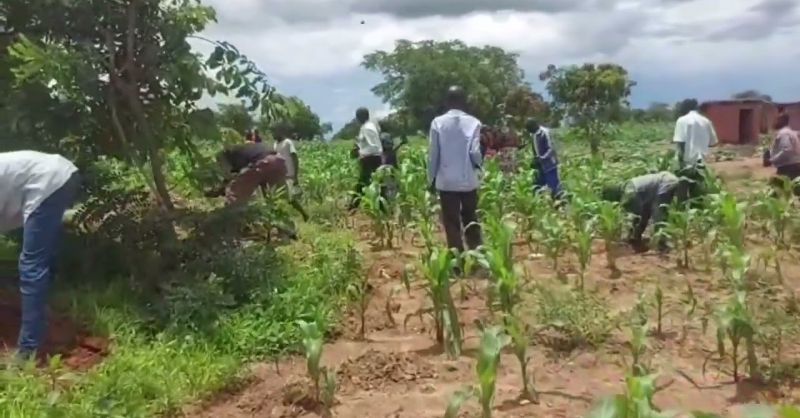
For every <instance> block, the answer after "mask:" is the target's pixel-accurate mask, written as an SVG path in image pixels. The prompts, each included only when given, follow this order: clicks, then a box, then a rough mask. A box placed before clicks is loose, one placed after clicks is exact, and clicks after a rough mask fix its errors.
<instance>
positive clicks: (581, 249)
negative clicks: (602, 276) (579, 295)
mask: <svg viewBox="0 0 800 418" xmlns="http://www.w3.org/2000/svg"><path fill="white" fill-rule="evenodd" d="M576 223H577V224H576V225H575V229H574V231H573V239H572V242H573V245H574V247H575V253H576V254H577V255H578V265H579V268H580V270H579V272H578V280H579V282H578V289H580V291H583V290H584V285H585V282H586V270H587V268H588V267H589V262H590V261H591V260H592V243H593V242H594V237H595V236H594V234H595V223H596V221H595V218H589V219H579V220H576Z"/></svg>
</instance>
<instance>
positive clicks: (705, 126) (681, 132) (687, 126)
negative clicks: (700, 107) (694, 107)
mask: <svg viewBox="0 0 800 418" xmlns="http://www.w3.org/2000/svg"><path fill="white" fill-rule="evenodd" d="M672 142H674V143H684V144H686V145H685V147H686V148H685V150H684V154H683V157H684V158H683V162H684V163H686V164H697V163H698V162H701V161H704V160H705V157H706V153H707V152H708V147H709V146H711V145H716V144H717V133H716V132H715V131H714V125H713V124H712V123H711V121H710V120H708V118H707V117H705V116H703V115H701V114H700V113H698V112H696V111H691V112H689V113H687V114H685V115H683V116H681V117H679V118H678V121H677V122H675V134H674V136H673V138H672Z"/></svg>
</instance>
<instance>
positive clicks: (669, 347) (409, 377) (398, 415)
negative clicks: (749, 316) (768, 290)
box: [184, 158, 800, 418]
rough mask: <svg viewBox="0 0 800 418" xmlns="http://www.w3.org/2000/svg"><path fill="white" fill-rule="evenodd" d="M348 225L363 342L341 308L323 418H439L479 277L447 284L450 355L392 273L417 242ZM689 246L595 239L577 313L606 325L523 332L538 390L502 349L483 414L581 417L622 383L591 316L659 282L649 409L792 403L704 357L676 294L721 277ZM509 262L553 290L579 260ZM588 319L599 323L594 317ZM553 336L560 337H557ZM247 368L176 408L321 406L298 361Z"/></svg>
mask: <svg viewBox="0 0 800 418" xmlns="http://www.w3.org/2000/svg"><path fill="white" fill-rule="evenodd" d="M714 166H715V168H716V169H717V170H718V171H719V172H720V173H721V174H722V176H723V177H724V178H726V180H728V181H741V180H742V179H750V178H757V179H765V178H767V177H768V176H769V175H771V172H772V170H771V169H768V168H767V169H765V168H764V167H761V163H760V160H758V159H755V158H750V159H746V160H739V161H723V162H719V163H715V164H714ZM359 223H360V222H359ZM356 226H357V231H359V232H360V233H361V234H362V238H363V241H362V243H361V244H360V245H361V248H360V249H361V250H362V251H363V252H364V254H366V257H368V260H367V261H368V262H367V263H366V264H365V266H366V268H365V274H367V275H368V277H369V280H370V284H371V291H372V295H371V301H370V305H369V309H368V311H367V314H366V321H365V324H366V326H365V331H366V332H365V336H364V338H361V336H360V332H359V330H360V324H361V321H360V318H359V315H357V314H356V315H352V313H351V316H350V317H348V320H347V322H346V324H345V325H344V327H345V328H347V330H346V331H345V332H343V333H342V334H341V337H340V338H339V339H338V340H336V341H333V342H331V343H329V344H326V345H325V347H324V352H323V363H324V364H325V366H326V367H332V368H335V369H336V370H337V376H338V391H337V395H336V401H337V403H336V406H335V407H334V408H333V416H335V417H339V418H419V417H422V418H428V417H430V418H433V417H441V416H443V414H444V411H445V408H446V407H447V403H448V400H449V398H450V397H451V395H452V394H453V392H455V391H457V390H459V389H462V388H464V387H466V386H469V385H471V384H474V383H475V382H476V377H475V364H476V361H475V360H474V358H473V357H474V353H475V349H476V348H477V343H478V341H477V338H476V332H475V327H474V326H473V321H474V320H476V319H481V318H488V313H487V310H486V308H485V303H486V302H485V299H484V296H483V295H484V291H483V290H484V288H485V285H486V282H485V281H484V280H481V279H478V278H469V279H465V280H464V281H463V282H462V283H463V286H458V285H456V286H454V288H453V290H452V292H453V295H454V297H456V298H457V299H458V303H459V305H460V314H461V317H460V320H461V323H462V324H463V325H464V327H465V335H466V338H465V341H464V353H463V355H462V356H461V357H460V358H459V359H458V360H450V359H448V357H447V356H446V355H445V354H444V353H443V352H442V350H441V349H440V348H439V347H438V346H437V344H436V343H435V340H434V337H433V335H432V330H431V325H432V324H431V321H430V319H429V318H424V317H423V320H422V321H420V319H419V317H418V316H417V315H416V313H417V312H418V311H419V310H420V309H421V308H423V307H425V306H427V305H426V298H427V296H426V295H425V291H424V288H423V286H422V284H421V283H420V282H419V281H418V280H417V281H414V282H413V283H412V288H411V291H410V292H407V291H406V289H405V288H403V286H402V285H401V281H400V279H399V278H400V275H401V274H402V271H403V268H404V266H405V265H406V264H411V263H413V262H414V260H415V259H416V257H417V255H418V254H419V252H420V250H421V249H420V248H418V247H417V246H415V245H413V244H411V243H410V241H409V240H406V241H405V242H402V243H400V245H399V246H398V247H397V248H394V249H392V250H379V251H378V250H374V249H371V248H372V247H371V246H370V245H369V243H368V241H369V238H370V236H369V232H368V228H363V227H362V226H363V225H358V224H357V225H356ZM754 253H755V254H757V253H758V251H755V252H754ZM691 255H692V256H691V263H690V268H679V267H678V263H677V259H678V254H675V253H672V254H669V255H667V256H660V255H655V254H651V253H638V252H636V251H632V250H630V249H625V250H624V251H622V254H621V256H620V258H619V260H618V268H619V271H617V272H613V271H611V270H610V269H609V268H608V267H607V265H606V259H605V253H604V250H603V247H602V245H600V244H599V243H598V244H597V246H596V248H595V251H594V256H593V258H592V260H591V263H590V265H589V267H588V269H587V272H586V276H585V283H586V288H587V289H590V291H591V292H592V294H594V295H597V297H599V298H603V299H604V300H605V301H606V305H603V306H604V308H602V309H600V310H598V311H592V310H591V309H588V310H586V311H585V312H584V313H582V314H581V316H579V319H581V318H582V319H583V320H584V321H583V324H584V326H585V327H589V328H592V327H596V328H597V329H602V328H603V327H604V326H605V327H607V329H606V330H605V331H607V334H608V335H606V336H605V337H603V338H602V341H601V342H600V343H597V344H592V343H591V342H585V341H584V343H574V341H573V343H572V344H564V343H563V342H564V341H563V340H565V339H568V338H566V336H565V335H559V332H549V333H545V334H543V335H537V336H536V337H534V338H533V339H532V341H533V345H532V346H531V347H530V348H529V350H528V353H529V356H530V357H531V360H530V363H529V364H530V366H529V367H530V370H531V373H533V374H534V377H535V388H536V389H537V391H538V393H539V402H538V404H537V403H535V402H530V401H529V400H527V399H523V398H521V397H520V390H521V386H522V385H521V383H522V381H521V377H520V365H519V363H518V361H517V359H516V357H514V356H513V355H512V354H511V353H505V354H503V355H502V360H501V365H500V371H499V373H498V381H497V387H496V397H495V402H494V409H495V410H494V414H493V416H495V417H499V418H512V417H530V416H541V417H564V418H567V417H569V418H573V417H577V416H581V415H582V414H583V413H585V411H586V410H587V409H588V408H589V407H590V405H591V403H592V401H593V400H595V399H597V398H598V397H600V396H603V395H610V394H616V393H621V392H622V390H623V384H624V378H625V376H626V374H627V371H628V368H629V367H628V365H627V364H626V363H627V361H628V360H629V356H627V355H626V350H627V348H626V346H625V343H626V341H627V340H626V338H625V336H624V334H623V333H622V332H621V331H619V330H618V329H616V327H613V326H610V325H608V324H605V325H604V324H601V322H603V321H610V320H608V318H609V317H610V318H613V317H614V316H615V315H620V314H621V313H622V312H627V311H628V310H629V309H631V308H632V307H633V306H634V304H635V303H636V301H637V299H638V297H639V295H641V294H643V293H644V294H650V295H652V294H653V293H654V291H655V289H656V288H657V287H660V288H661V289H662V291H663V292H664V309H663V312H664V315H663V318H662V320H661V332H660V333H658V332H656V329H655V328H656V326H655V322H656V318H654V317H653V315H652V314H651V320H652V321H654V323H653V327H654V329H653V333H652V336H651V338H650V339H649V344H650V349H649V351H648V353H647V355H646V356H647V360H648V361H649V362H650V367H651V370H654V371H657V372H658V373H659V378H658V387H659V390H658V392H657V394H656V397H655V403H656V405H658V406H659V407H660V408H662V409H665V410H679V411H686V412H688V411H691V410H703V411H709V412H716V413H720V414H723V415H725V416H734V417H735V416H738V415H739V414H738V411H740V410H741V406H742V405H743V404H746V403H751V402H761V401H770V402H775V401H793V400H795V399H797V396H798V391H797V389H795V386H794V385H793V384H792V383H791V382H787V381H781V383H774V384H762V383H756V382H751V381H748V380H746V379H742V380H740V381H738V382H735V381H734V379H733V378H732V375H731V370H730V364H729V363H724V364H723V363H721V362H715V361H710V362H707V359H708V358H709V357H710V356H711V354H712V353H714V352H715V351H716V340H715V338H714V332H713V329H712V330H709V331H708V332H706V333H704V332H703V330H702V326H701V323H700V321H698V320H696V319H691V318H688V317H687V316H686V315H685V312H684V306H683V305H682V302H681V301H682V299H683V298H684V297H685V295H684V292H685V290H686V289H687V284H688V285H691V286H692V288H693V291H694V292H695V294H696V296H697V299H698V300H699V301H700V302H701V303H703V302H712V301H719V300H721V299H722V298H723V297H725V289H724V285H723V284H721V283H722V281H721V277H719V274H720V273H718V272H714V273H711V272H709V271H707V270H706V268H705V267H704V264H703V256H702V254H701V251H700V249H694V248H693V249H692V253H691ZM515 258H516V259H517V260H518V261H519V262H520V264H521V265H522V266H523V268H524V270H525V273H526V276H527V278H528V280H529V281H530V282H531V283H534V284H541V285H546V286H549V287H553V288H558V286H559V284H560V283H563V282H564V281H567V282H572V283H575V282H576V281H577V280H578V272H579V265H578V263H577V261H576V260H575V259H574V257H572V256H565V257H564V259H563V260H562V261H561V262H560V264H561V267H560V268H559V272H557V273H556V272H554V271H553V268H552V266H551V265H550V263H549V261H548V260H546V259H544V258H543V257H542V256H541V255H539V254H537V251H536V248H535V247H534V248H532V249H529V248H528V247H527V245H522V244H520V245H517V246H516V248H515ZM787 258H788V257H787ZM756 270H757V271H754V277H758V280H767V281H770V280H774V273H773V272H772V271H771V270H770V271H768V270H769V269H761V268H760V267H759V269H756ZM783 276H784V277H783V283H782V284H781V286H784V287H785V288H786V289H797V288H798V287H800V265H799V264H798V263H797V262H796V261H794V260H788V259H787V260H785V261H784V264H783ZM784 302H785V299H784V298H783V297H777V296H776V297H775V299H774V301H773V302H772V303H778V304H782V303H784ZM542 303H544V302H542V301H541V299H537V300H535V301H534V300H532V301H531V305H530V306H527V309H528V311H529V312H530V314H529V315H530V318H529V319H530V321H531V323H534V322H535V320H536V319H537V318H536V316H537V315H538V314H541V312H542V310H541V308H542ZM550 308H552V309H557V308H559V306H557V304H556V305H554V306H551V307H550ZM698 309H701V308H698ZM604 315H605V316H604ZM595 316H596V318H597V320H596V322H597V323H593V321H594V320H593V319H592V318H595ZM526 317H527V315H526ZM587 318H588V319H587ZM603 318H606V319H603ZM559 340H561V343H557V342H558V341H559ZM784 343H785V344H784V345H785V348H784V354H783V358H784V359H790V360H791V359H796V358H797V354H798V349H799V348H800V345H799V344H798V342H797V341H787V342H784ZM765 361H766V360H765ZM787 367H789V368H792V367H794V366H793V365H791V364H789V365H787ZM252 375H253V380H252V382H251V383H250V384H248V385H245V387H244V388H242V389H241V391H239V392H237V393H233V394H227V395H225V396H224V397H218V398H217V399H213V400H211V401H210V402H207V403H205V404H204V405H202V406H190V407H187V408H186V410H185V412H184V416H185V417H187V418H244V417H260V416H263V417H276V418H284V417H287V418H288V417H303V418H308V417H315V416H318V415H320V414H321V408H320V407H319V405H317V404H315V402H313V401H310V398H309V393H311V392H310V387H309V383H308V379H307V377H306V375H305V360H304V359H301V358H289V359H285V360H282V361H280V362H279V363H278V364H274V363H273V364H269V363H264V364H256V365H254V366H253V369H252ZM462 411H463V412H462V416H476V415H477V411H478V406H477V402H476V401H474V400H473V401H469V402H467V403H466V404H465V406H464V408H462Z"/></svg>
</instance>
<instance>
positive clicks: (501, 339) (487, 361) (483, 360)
mask: <svg viewBox="0 0 800 418" xmlns="http://www.w3.org/2000/svg"><path fill="white" fill-rule="evenodd" d="M480 338H481V345H480V347H479V349H478V364H477V365H476V366H475V372H476V373H475V374H476V377H477V379H478V385H477V387H475V386H473V387H470V388H467V389H465V390H460V391H457V392H455V393H454V394H453V396H452V397H451V398H450V401H449V402H448V404H447V410H446V411H445V414H444V418H456V417H457V416H458V412H459V410H460V409H461V405H462V404H463V403H464V402H465V401H467V400H469V399H470V398H472V397H477V398H478V401H479V403H480V405H481V418H491V417H492V408H493V407H494V395H495V386H496V384H497V370H498V368H499V366H500V353H501V352H502V351H503V348H505V347H506V346H507V345H508V344H509V342H510V338H509V337H508V336H507V335H505V334H503V333H502V332H501V331H500V328H497V327H490V328H483V329H480Z"/></svg>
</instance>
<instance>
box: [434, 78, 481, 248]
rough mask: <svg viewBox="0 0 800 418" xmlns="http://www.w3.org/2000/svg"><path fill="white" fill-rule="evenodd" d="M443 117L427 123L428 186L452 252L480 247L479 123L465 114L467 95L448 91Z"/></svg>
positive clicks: (453, 88)
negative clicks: (436, 196) (436, 200)
mask: <svg viewBox="0 0 800 418" xmlns="http://www.w3.org/2000/svg"><path fill="white" fill-rule="evenodd" d="M445 105H446V107H447V109H448V111H447V113H445V114H443V115H441V116H438V117H436V118H435V119H434V120H433V122H431V129H430V134H429V135H430V136H429V142H428V184H429V186H430V188H431V189H435V190H438V191H439V202H440V205H441V208H442V224H443V226H444V231H445V235H446V236H447V246H448V247H449V248H451V249H453V250H456V251H463V250H464V243H463V241H464V240H463V239H462V233H463V238H466V241H467V246H468V247H469V248H470V249H475V248H477V247H478V246H480V245H481V243H482V240H481V229H480V224H479V223H478V214H477V209H478V188H479V187H480V178H479V176H478V174H479V171H480V170H481V166H482V164H483V157H482V155H481V147H480V130H481V122H480V121H479V120H478V119H477V118H475V117H474V116H472V115H470V114H468V113H466V112H465V111H464V109H466V105H467V95H466V93H465V92H464V90H463V89H461V88H460V87H451V88H450V89H449V90H448V92H447V96H446V98H445Z"/></svg>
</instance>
